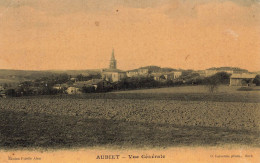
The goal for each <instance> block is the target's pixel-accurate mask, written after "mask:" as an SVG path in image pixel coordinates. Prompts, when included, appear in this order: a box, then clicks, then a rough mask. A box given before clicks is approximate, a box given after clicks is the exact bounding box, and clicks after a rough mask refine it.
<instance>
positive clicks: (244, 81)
mask: <svg viewBox="0 0 260 163" xmlns="http://www.w3.org/2000/svg"><path fill="white" fill-rule="evenodd" d="M255 77H256V74H249V73H242V74H232V75H231V76H230V82H229V85H230V86H248V85H249V84H252V83H253V80H254V78H255Z"/></svg>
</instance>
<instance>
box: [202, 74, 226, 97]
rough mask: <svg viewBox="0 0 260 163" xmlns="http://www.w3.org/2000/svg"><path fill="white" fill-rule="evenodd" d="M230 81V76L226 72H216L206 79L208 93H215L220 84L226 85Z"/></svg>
mask: <svg viewBox="0 0 260 163" xmlns="http://www.w3.org/2000/svg"><path fill="white" fill-rule="evenodd" d="M229 79H230V74H228V73H226V72H218V73H216V74H215V75H213V76H210V77H208V78H206V79H205V80H206V81H205V82H206V84H207V86H208V89H209V92H211V93H213V92H214V91H217V89H218V86H219V85H220V84H228V83H229Z"/></svg>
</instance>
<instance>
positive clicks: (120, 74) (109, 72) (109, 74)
mask: <svg viewBox="0 0 260 163" xmlns="http://www.w3.org/2000/svg"><path fill="white" fill-rule="evenodd" d="M101 75H102V79H103V80H106V81H109V82H118V81H120V80H122V79H123V78H126V72H124V71H122V70H119V69H117V61H116V59H115V54H114V49H113V51H112V55H111V59H110V62H109V68H108V69H102V70H101Z"/></svg>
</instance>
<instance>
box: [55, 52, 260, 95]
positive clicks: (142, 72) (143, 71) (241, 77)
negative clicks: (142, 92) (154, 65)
mask: <svg viewBox="0 0 260 163" xmlns="http://www.w3.org/2000/svg"><path fill="white" fill-rule="evenodd" d="M218 72H226V73H228V74H231V77H230V86H242V85H245V83H244V81H247V83H252V81H253V79H254V78H255V76H256V75H257V74H252V73H249V72H248V71H247V70H241V69H231V68H229V67H227V68H225V67H222V68H213V69H207V70H201V71H195V73H198V74H200V76H201V77H209V76H212V75H214V74H216V73H218ZM181 75H182V71H170V72H151V71H150V70H149V68H139V69H134V70H129V71H123V70H120V69H118V68H117V60H116V59H115V54H114V50H113V51H112V55H111V58H110V61H109V67H108V68H105V69H101V76H102V79H92V80H89V81H75V82H74V84H73V85H72V86H70V87H68V89H67V90H66V91H67V93H69V94H77V93H80V90H81V88H82V87H83V86H92V87H94V88H95V89H97V87H98V86H103V87H107V86H110V85H111V83H114V82H118V81H121V80H122V79H124V78H127V77H138V76H139V77H140V76H143V77H149V76H150V77H151V76H152V77H153V78H154V80H156V81H166V80H174V79H178V78H179V77H180V76H181ZM59 89H61V87H60V88H59Z"/></svg>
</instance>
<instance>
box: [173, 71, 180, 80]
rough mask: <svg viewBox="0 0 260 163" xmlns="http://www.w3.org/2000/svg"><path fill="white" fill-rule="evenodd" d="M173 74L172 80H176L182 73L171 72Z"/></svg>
mask: <svg viewBox="0 0 260 163" xmlns="http://www.w3.org/2000/svg"><path fill="white" fill-rule="evenodd" d="M172 72H173V75H174V77H173V79H177V78H179V77H180V76H181V75H182V71H172Z"/></svg>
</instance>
